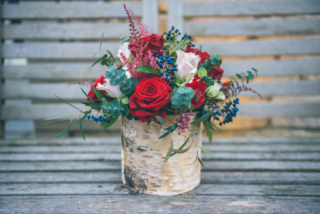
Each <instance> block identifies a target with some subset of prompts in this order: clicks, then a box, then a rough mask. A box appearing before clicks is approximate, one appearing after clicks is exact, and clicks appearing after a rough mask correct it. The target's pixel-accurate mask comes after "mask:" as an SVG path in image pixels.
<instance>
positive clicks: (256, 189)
mask: <svg viewBox="0 0 320 214" xmlns="http://www.w3.org/2000/svg"><path fill="white" fill-rule="evenodd" d="M121 187H123V185H119V184H105V183H104V182H102V183H100V184H99V183H97V184H86V183H81V184H72V183H70V184H55V183H53V184H35V183H33V184H0V195H1V196H3V195H6V196H9V195H113V194H116V195H118V194H121V195H128V190H127V189H126V188H121ZM196 193H197V195H220V196H221V195H229V196H241V195H243V196H244V195H250V196H320V186H319V185H245V184H242V185H237V184H232V185H230V184H227V185H225V184H210V185H208V184H200V185H199V186H198V187H197V188H196Z"/></svg>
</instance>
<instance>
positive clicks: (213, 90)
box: [206, 82, 226, 100]
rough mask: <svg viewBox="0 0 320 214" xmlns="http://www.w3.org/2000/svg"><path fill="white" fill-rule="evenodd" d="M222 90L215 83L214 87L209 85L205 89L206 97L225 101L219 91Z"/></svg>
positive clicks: (224, 97)
mask: <svg viewBox="0 0 320 214" xmlns="http://www.w3.org/2000/svg"><path fill="white" fill-rule="evenodd" d="M221 88H222V85H220V84H219V83H217V82H214V85H210V86H209V87H208V88H207V91H206V92H207V95H208V97H210V98H213V99H217V100H225V99H226V95H225V94H224V93H223V92H222V91H220V89H221Z"/></svg>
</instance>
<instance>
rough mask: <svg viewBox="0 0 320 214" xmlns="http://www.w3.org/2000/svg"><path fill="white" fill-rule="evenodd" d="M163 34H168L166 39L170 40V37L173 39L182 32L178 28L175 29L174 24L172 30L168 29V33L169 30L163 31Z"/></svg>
mask: <svg viewBox="0 0 320 214" xmlns="http://www.w3.org/2000/svg"><path fill="white" fill-rule="evenodd" d="M163 34H164V35H167V36H166V40H169V39H172V38H174V37H177V36H179V35H181V33H180V32H179V30H178V29H176V30H174V27H173V26H172V28H171V30H169V31H168V33H167V32H163ZM177 42H178V41H177Z"/></svg>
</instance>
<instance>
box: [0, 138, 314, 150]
mask: <svg viewBox="0 0 320 214" xmlns="http://www.w3.org/2000/svg"><path fill="white" fill-rule="evenodd" d="M106 137H107V140H106V138H105V137H104V138H102V137H94V138H92V137H89V138H86V141H84V140H83V139H82V138H77V137H73V138H64V139H61V138H53V139H50V138H49V139H43V138H39V139H19V140H17V139H5V140H0V149H1V148H2V147H3V146H4V147H7V146H34V145H37V146H85V145H86V146H92V145H107V146H109V145H117V146H120V145H121V141H120V136H108V135H106ZM319 143H320V139H318V138H289V137H286V138H277V137H267V138H266V137H256V136H252V137H240V136H239V137H218V136H215V137H214V138H213V143H212V144H209V140H208V138H207V137H205V136H203V137H202V144H203V145H212V146H219V147H221V146H240V147H242V146H245V147H248V148H251V147H252V146H253V147H257V146H259V145H260V146H259V148H260V149H261V148H264V147H265V146H266V147H268V145H270V146H275V145H276V146H282V145H285V146H286V145H287V146H288V147H291V146H306V147H308V146H309V145H313V146H315V145H319ZM257 148H258V147H257Z"/></svg>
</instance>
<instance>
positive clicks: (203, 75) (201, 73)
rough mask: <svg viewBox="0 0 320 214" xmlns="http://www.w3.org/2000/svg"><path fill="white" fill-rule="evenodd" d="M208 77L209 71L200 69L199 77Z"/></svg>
mask: <svg viewBox="0 0 320 214" xmlns="http://www.w3.org/2000/svg"><path fill="white" fill-rule="evenodd" d="M207 75H208V71H207V70H206V69H205V68H199V70H198V76H199V77H201V78H202V77H205V76H207Z"/></svg>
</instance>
